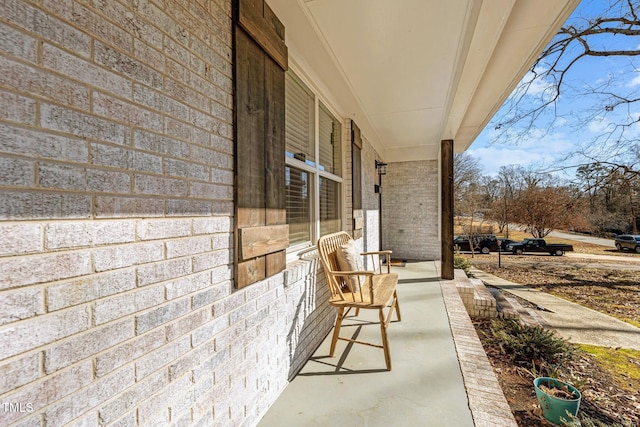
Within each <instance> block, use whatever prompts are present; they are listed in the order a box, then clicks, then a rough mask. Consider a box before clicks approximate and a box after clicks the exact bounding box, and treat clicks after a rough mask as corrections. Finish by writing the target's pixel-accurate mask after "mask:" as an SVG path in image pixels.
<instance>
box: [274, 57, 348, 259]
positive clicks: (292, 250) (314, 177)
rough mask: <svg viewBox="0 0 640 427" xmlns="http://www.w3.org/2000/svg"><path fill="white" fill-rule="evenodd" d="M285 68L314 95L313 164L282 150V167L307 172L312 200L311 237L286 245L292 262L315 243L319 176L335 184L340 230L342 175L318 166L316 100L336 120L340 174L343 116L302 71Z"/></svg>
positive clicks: (318, 203) (318, 116) (318, 139)
mask: <svg viewBox="0 0 640 427" xmlns="http://www.w3.org/2000/svg"><path fill="white" fill-rule="evenodd" d="M289 68H290V69H291V71H292V72H293V73H294V74H295V75H296V77H297V78H298V79H300V81H301V82H302V83H303V84H304V85H306V87H307V88H308V89H309V91H310V92H311V93H313V96H314V158H315V161H314V164H315V165H314V166H312V165H309V164H308V163H305V162H303V161H300V160H298V159H295V158H290V157H288V156H286V155H285V153H282V155H283V156H285V164H286V166H291V167H294V168H296V169H300V170H303V171H305V172H308V173H309V174H310V177H311V182H312V189H311V190H312V200H313V206H312V207H311V218H310V222H311V226H310V228H311V230H310V234H311V240H310V241H307V242H303V243H299V244H296V245H292V246H289V248H287V262H290V261H293V260H295V259H297V258H298V253H299V252H301V251H304V250H305V249H308V248H309V247H312V246H315V244H316V242H317V241H318V239H319V238H320V177H323V178H327V179H329V180H331V181H334V182H337V183H338V195H337V197H338V212H339V213H340V222H341V224H342V228H343V229H344V221H345V215H344V212H343V194H344V189H343V185H344V177H342V176H338V175H335V174H333V173H330V172H327V171H325V170H322V168H321V166H320V102H322V104H323V106H324V107H325V108H326V109H327V110H328V111H329V112H330V113H331V114H332V115H333V117H334V118H335V119H336V120H338V121H340V124H341V126H340V128H341V135H340V151H341V155H340V173H341V174H342V175H344V173H345V167H344V149H345V148H344V132H345V126H344V119H343V118H342V116H341V115H340V114H337V113H336V110H335V109H334V108H333V107H332V105H331V104H330V103H329V102H327V100H326V99H325V98H324V97H323V96H322V95H320V93H319V91H318V89H317V88H316V86H315V85H313V84H312V83H311V82H310V81H309V79H308V78H307V76H306V75H305V74H304V72H302V71H301V70H300V69H299V68H297V67H296V66H295V65H293V64H292V63H291V62H290V63H289Z"/></svg>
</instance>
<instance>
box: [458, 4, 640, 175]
mask: <svg viewBox="0 0 640 427" xmlns="http://www.w3.org/2000/svg"><path fill="white" fill-rule="evenodd" d="M607 3H608V2H607V1H603V0H584V1H583V2H582V3H581V4H580V5H579V6H578V8H577V9H576V11H575V12H574V13H573V15H572V16H571V18H569V19H570V20H576V19H581V18H582V17H589V16H596V15H597V13H598V8H600V7H603V6H604V5H605V4H607ZM601 44H602V45H604V46H608V47H609V48H611V47H612V46H616V45H618V46H622V47H625V46H626V47H633V48H638V47H639V46H640V40H633V39H632V40H629V38H623V37H616V38H614V37H611V36H608V37H606V38H603V39H602V41H601ZM528 78H529V79H530V75H527V76H525V77H524V79H523V80H525V79H528ZM567 81H568V83H569V84H570V87H571V89H567V90H565V91H563V92H562V96H561V98H560V102H559V104H558V115H556V114H552V113H549V114H546V115H545V116H543V117H542V118H541V119H540V120H538V121H536V122H535V124H534V126H533V128H531V129H530V131H529V132H528V133H527V136H526V137H525V138H523V139H520V140H518V141H517V142H516V141H514V140H510V139H508V138H503V139H502V140H496V135H498V133H497V132H496V131H495V129H494V128H495V125H496V119H497V118H498V117H499V116H500V111H499V112H498V114H496V117H495V118H494V120H492V121H491V122H490V123H489V125H488V126H487V127H486V128H485V129H484V131H483V132H482V133H481V134H480V135H479V136H478V138H477V139H476V140H475V141H474V143H473V144H472V145H471V147H470V148H469V149H468V150H467V151H468V153H469V154H470V155H471V156H473V157H475V158H477V159H478V160H479V161H480V165H481V166H482V167H483V168H484V171H485V173H486V174H489V175H493V174H495V173H496V172H497V171H498V170H499V168H500V167H501V166H506V165H512V164H518V165H521V166H524V167H529V166H531V167H535V168H545V167H548V168H550V167H553V166H554V165H557V164H558V162H562V161H564V162H565V164H570V163H576V162H577V157H575V156H573V157H571V158H569V159H565V157H566V156H567V155H568V154H569V153H572V152H574V151H575V150H576V149H577V148H578V147H580V146H581V144H586V143H589V142H591V141H593V140H594V138H598V136H600V138H601V141H602V137H601V135H602V134H603V133H604V132H606V131H607V130H610V129H612V127H611V126H612V123H613V122H615V121H616V117H620V115H627V114H631V115H632V116H636V117H638V116H639V115H640V111H634V110H630V111H629V110H627V109H624V108H616V109H615V110H614V111H613V112H608V113H605V114H606V115H605V114H595V113H594V112H593V111H594V110H593V108H594V106H601V105H602V102H599V103H598V102H597V101H596V100H591V99H589V97H585V96H581V95H580V94H581V93H583V92H584V91H585V90H589V88H594V87H598V86H599V85H603V84H604V83H605V82H609V85H610V86H609V87H610V88H611V87H615V88H616V90H617V91H622V93H624V94H625V95H632V94H634V93H636V92H639V91H640V62H639V63H638V65H636V64H634V61H633V58H629V57H599V58H586V59H585V60H584V61H583V62H581V63H579V65H578V66H577V67H575V69H574V70H572V72H571V75H570V79H568V80H567ZM534 89H535V90H534V91H533V94H534V95H539V94H541V93H544V91H545V89H546V87H545V85H544V84H537V85H536V86H535V88H534ZM558 116H559V117H558ZM634 133H638V132H637V131H635V132H634ZM631 135H632V134H631V133H629V132H628V133H627V134H626V136H627V137H629V136H631ZM633 136H635V135H633ZM608 144H609V143H605V142H604V141H602V142H601V143H599V144H597V145H596V147H599V148H600V149H602V150H604V151H607V150H610V149H611V148H612V147H615V144H614V145H612V146H608Z"/></svg>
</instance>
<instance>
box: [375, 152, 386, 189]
mask: <svg viewBox="0 0 640 427" xmlns="http://www.w3.org/2000/svg"><path fill="white" fill-rule="evenodd" d="M376 172H378V183H377V184H374V186H373V191H374V192H375V193H376V194H380V193H381V190H382V175H386V174H387V163H383V162H379V161H377V160H376Z"/></svg>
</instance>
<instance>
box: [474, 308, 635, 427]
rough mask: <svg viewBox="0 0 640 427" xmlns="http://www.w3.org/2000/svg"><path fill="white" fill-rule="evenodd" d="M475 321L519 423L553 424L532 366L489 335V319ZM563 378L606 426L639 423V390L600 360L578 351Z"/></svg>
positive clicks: (588, 411) (584, 408)
mask: <svg viewBox="0 0 640 427" xmlns="http://www.w3.org/2000/svg"><path fill="white" fill-rule="evenodd" d="M474 325H475V327H476V331H477V332H478V336H479V337H480V340H481V341H482V344H483V346H484V347H485V351H486V353H487V356H488V357H489V360H490V362H491V364H492V366H493V369H494V371H495V373H496V376H497V378H498V381H499V383H500V386H501V387H502V390H503V392H504V395H505V397H506V399H507V402H508V403H509V406H510V407H511V411H512V413H513V415H514V417H515V419H516V422H517V423H518V425H519V426H522V427H524V426H545V427H547V426H551V425H553V424H551V423H549V422H547V421H546V420H545V419H544V418H543V417H542V414H541V410H540V409H539V406H538V402H537V399H536V394H535V391H534V387H533V379H534V377H533V375H532V374H531V373H530V372H527V371H528V369H530V368H531V367H525V366H517V365H514V363H513V362H512V361H511V360H510V358H509V357H508V356H507V355H505V354H503V353H502V351H501V350H500V348H499V347H498V346H497V345H492V344H489V342H488V340H487V339H486V337H487V336H488V334H489V333H490V332H489V326H490V322H489V321H475V322H474ZM560 379H561V380H563V381H566V382H569V383H572V384H573V385H574V386H576V388H578V389H579V390H580V392H581V393H582V401H581V405H580V411H582V412H583V413H585V414H587V415H589V417H590V418H591V419H595V420H598V421H600V422H601V423H603V425H605V426H612V425H616V423H617V424H618V425H623V426H633V427H636V426H640V390H638V389H637V388H634V387H635V385H630V386H628V387H627V388H623V387H622V386H621V385H620V384H619V379H617V378H615V377H613V376H612V375H611V374H610V373H609V372H608V371H607V370H606V369H604V368H602V367H601V366H600V365H599V363H598V362H597V360H596V359H595V358H594V357H593V356H591V355H589V354H587V353H583V352H579V353H578V354H577V356H576V358H575V360H574V361H573V362H571V363H570V364H567V365H565V366H564V369H563V373H562V374H561V375H560Z"/></svg>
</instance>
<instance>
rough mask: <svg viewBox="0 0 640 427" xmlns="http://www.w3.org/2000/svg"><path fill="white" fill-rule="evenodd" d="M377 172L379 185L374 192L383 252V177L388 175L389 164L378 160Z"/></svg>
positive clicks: (379, 236) (380, 248)
mask: <svg viewBox="0 0 640 427" xmlns="http://www.w3.org/2000/svg"><path fill="white" fill-rule="evenodd" d="M376 172H378V183H377V184H375V186H374V191H375V192H376V194H377V195H378V250H382V175H386V174H387V163H384V162H379V161H377V160H376Z"/></svg>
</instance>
